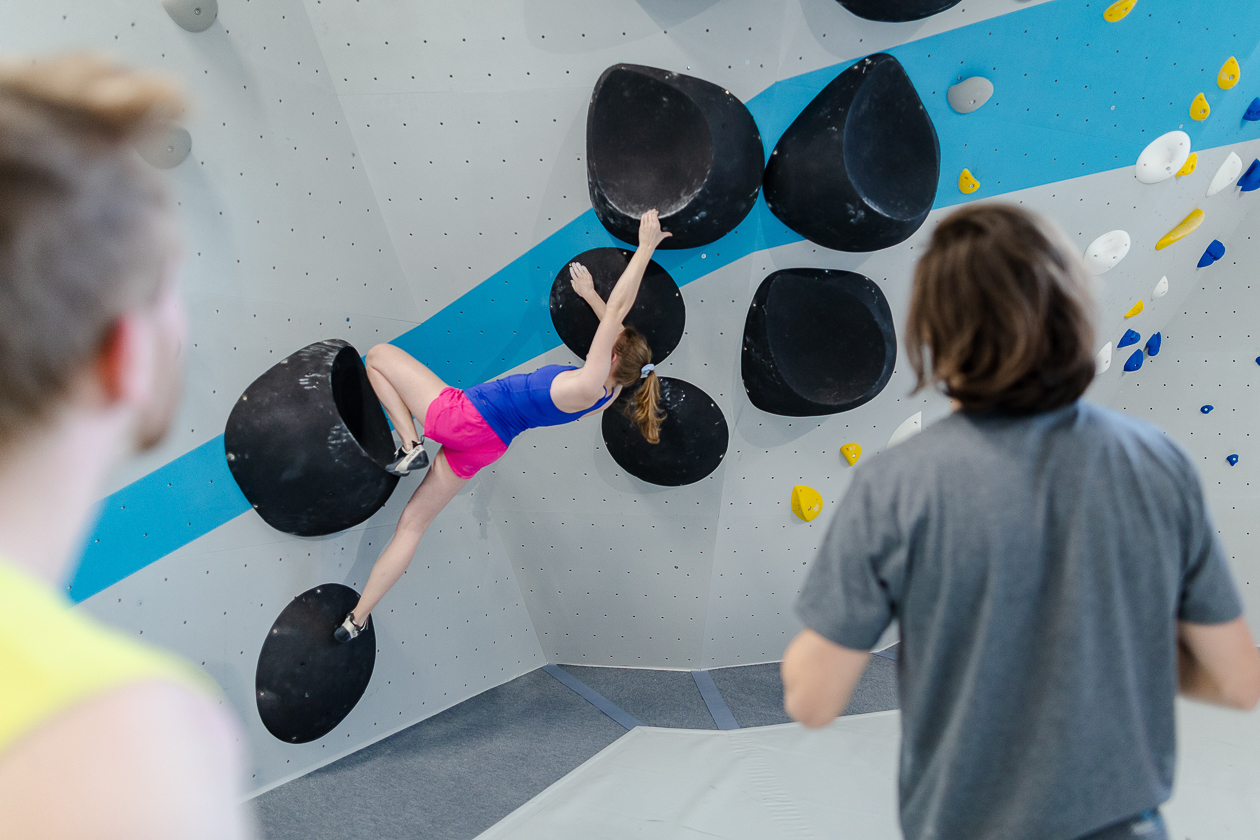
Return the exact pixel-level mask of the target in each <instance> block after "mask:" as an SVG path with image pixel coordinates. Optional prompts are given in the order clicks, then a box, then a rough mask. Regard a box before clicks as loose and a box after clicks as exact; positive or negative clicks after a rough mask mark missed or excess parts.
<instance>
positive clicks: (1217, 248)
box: [1199, 239, 1225, 268]
mask: <svg viewBox="0 0 1260 840" xmlns="http://www.w3.org/2000/svg"><path fill="white" fill-rule="evenodd" d="M1223 256H1225V246H1224V245H1223V244H1222V243H1221V240H1219V239H1213V240H1212V241H1211V243H1210V244H1209V245H1208V246H1207V250H1206V251H1204V252H1203V256H1201V257H1199V268H1207V267H1208V266H1209V265H1211V264H1212V263H1214V262H1216V261H1217V260H1219V259H1220V258H1221V257H1223Z"/></svg>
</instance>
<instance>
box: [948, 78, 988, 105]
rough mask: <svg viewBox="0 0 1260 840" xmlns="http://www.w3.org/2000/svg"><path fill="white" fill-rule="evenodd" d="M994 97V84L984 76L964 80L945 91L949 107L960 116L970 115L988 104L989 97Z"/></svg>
mask: <svg viewBox="0 0 1260 840" xmlns="http://www.w3.org/2000/svg"><path fill="white" fill-rule="evenodd" d="M992 95H993V82H991V81H989V80H988V79H986V78H985V77H984V76H972V77H971V78H969V79H963V80H962V81H961V82H959V83H958V84H956V85H950V88H949V90H947V91H945V98H946V99H948V100H949V107H951V108H953V109H954V110H955V111H957V112H958V113H960V114H970V113H971V112H972V111H974V110H976V109H977V108H979V107H980V106H981V105H983V104H984V103H986V102H988V101H989V97H990V96H992Z"/></svg>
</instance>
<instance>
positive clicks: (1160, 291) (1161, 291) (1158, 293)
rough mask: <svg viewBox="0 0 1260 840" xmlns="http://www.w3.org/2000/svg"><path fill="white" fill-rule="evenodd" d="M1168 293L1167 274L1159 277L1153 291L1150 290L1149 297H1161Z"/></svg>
mask: <svg viewBox="0 0 1260 840" xmlns="http://www.w3.org/2000/svg"><path fill="white" fill-rule="evenodd" d="M1166 294H1168V275H1166V274H1165V275H1164V276H1163V277H1161V278H1159V282H1158V283H1156V284H1155V291H1153V292H1151V299H1152V300H1154V299H1155V298H1162V297H1163V296H1164V295H1166Z"/></svg>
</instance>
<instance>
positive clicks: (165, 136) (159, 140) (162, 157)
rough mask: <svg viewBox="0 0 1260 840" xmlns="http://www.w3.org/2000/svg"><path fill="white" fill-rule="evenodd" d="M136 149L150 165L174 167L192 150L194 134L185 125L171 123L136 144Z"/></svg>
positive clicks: (165, 167) (163, 167)
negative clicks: (164, 128) (163, 129)
mask: <svg viewBox="0 0 1260 840" xmlns="http://www.w3.org/2000/svg"><path fill="white" fill-rule="evenodd" d="M136 151H137V152H139V153H140V157H142V158H144V160H145V162H146V163H148V164H149V165H150V166H154V167H157V168H158V169H174V168H175V167H176V166H179V165H180V164H181V163H183V162H184V158H186V157H188V153H189V152H191V151H192V135H191V134H189V133H188V129H186V128H184V127H183V126H178V125H171V126H169V127H167V128H166V130H165V131H160V132H157V133H156V134H154V135H153V136H152V137H149V138H146V139H145V140H144V141H142V142H140V143H137V144H136Z"/></svg>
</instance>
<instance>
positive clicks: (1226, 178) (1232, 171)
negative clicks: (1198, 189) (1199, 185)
mask: <svg viewBox="0 0 1260 840" xmlns="http://www.w3.org/2000/svg"><path fill="white" fill-rule="evenodd" d="M1241 174H1242V158H1240V157H1239V156H1238V155H1237V154H1235V153H1234V152H1230V153H1229V157H1227V158H1225V162H1224V163H1222V164H1221V168H1220V169H1218V170H1216V174H1215V175H1213V176H1212V183H1210V184H1208V190H1207V194H1208V195H1216V194H1217V193H1218V192H1220V191H1221V190H1223V189H1225V188H1226V187H1228V186H1229V185H1230V184H1232V183H1234V181H1235V180H1237V179H1238V176H1239V175H1241Z"/></svg>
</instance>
